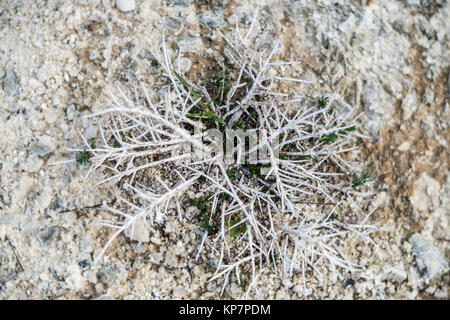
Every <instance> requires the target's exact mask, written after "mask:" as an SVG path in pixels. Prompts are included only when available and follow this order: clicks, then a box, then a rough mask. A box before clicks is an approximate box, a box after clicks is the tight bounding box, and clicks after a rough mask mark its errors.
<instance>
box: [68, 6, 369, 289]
mask: <svg viewBox="0 0 450 320" xmlns="http://www.w3.org/2000/svg"><path fill="white" fill-rule="evenodd" d="M255 17H256V14H255ZM255 27H256V20H254V21H253V22H252V24H251V27H250V30H248V32H247V33H246V34H245V36H244V37H242V35H241V34H240V32H239V26H238V25H236V31H235V33H234V36H233V37H231V38H229V37H227V36H225V35H223V34H222V36H223V38H224V39H225V41H226V43H227V44H228V48H227V49H226V51H225V53H226V56H227V57H228V60H229V63H230V64H233V65H234V66H235V67H236V70H234V71H235V72H234V79H235V81H234V82H230V83H228V82H225V81H228V80H225V76H226V74H225V69H224V67H223V66H222V70H223V71H222V79H221V80H220V81H221V82H220V84H219V88H220V91H219V94H217V93H211V92H208V90H207V89H206V88H205V87H202V86H194V85H193V84H190V83H188V82H187V80H184V79H181V80H184V81H181V80H180V77H181V76H180V75H179V70H178V73H175V72H174V68H173V64H172V62H171V61H172V59H171V57H170V53H169V51H168V50H167V48H166V47H165V45H164V44H163V47H162V50H161V52H154V53H153V55H154V56H155V58H156V59H157V60H158V62H159V64H160V65H161V67H162V68H163V74H164V75H165V76H166V78H167V80H168V83H169V85H168V86H166V87H165V89H164V90H163V91H160V92H158V94H159V97H160V98H159V100H158V101H152V100H151V98H150V95H149V94H148V92H147V89H146V88H144V87H142V88H141V89H140V90H137V89H135V90H134V94H133V98H130V97H129V96H128V95H127V94H126V93H124V92H122V91H121V90H119V89H118V91H117V93H111V94H110V99H109V100H108V107H107V108H106V109H105V110H103V111H100V112H97V113H95V114H93V115H92V116H91V117H95V118H96V119H98V120H97V121H98V122H99V124H100V136H101V142H100V143H98V142H96V143H95V145H93V144H92V143H91V142H90V141H86V139H83V142H84V147H83V148H78V149H73V150H74V151H78V152H86V151H87V152H89V154H90V161H91V162H92V166H91V167H90V169H89V171H88V174H91V173H92V171H93V170H96V169H103V171H104V172H106V173H109V174H108V176H107V177H106V178H104V179H102V180H101V181H100V183H105V182H109V183H120V184H121V185H127V186H128V188H127V189H125V190H124V192H125V194H126V195H127V199H122V203H124V204H125V205H126V206H128V208H129V209H130V211H134V212H135V213H134V214H132V213H129V212H128V211H126V212H125V211H122V210H119V209H115V208H108V209H106V210H109V211H110V212H111V213H112V214H115V215H117V216H118V218H119V220H116V221H107V222H105V225H108V226H110V227H112V228H114V229H115V232H114V234H113V235H112V237H111V238H110V239H109V241H108V242H107V243H106V245H105V247H104V248H103V250H102V252H101V253H100V256H98V257H97V259H100V258H101V256H102V255H103V254H104V253H105V251H106V249H107V248H108V247H109V246H110V244H111V243H112V241H113V240H114V239H115V238H116V237H117V236H118V235H119V234H120V233H121V232H123V231H125V230H127V229H129V228H130V229H131V230H132V231H133V232H134V228H135V225H136V223H137V221H139V220H140V219H142V220H143V221H145V223H146V225H147V226H148V228H150V230H152V229H151V228H154V226H155V217H156V215H157V214H162V215H165V214H166V213H167V210H168V207H169V205H170V204H174V205H175V207H176V208H178V211H180V210H181V208H182V207H183V205H184V204H185V203H186V201H192V199H186V198H187V197H186V192H187V191H188V190H189V188H190V187H192V186H193V185H195V186H196V187H197V188H199V189H201V190H202V191H203V192H204V193H205V194H208V196H207V197H205V199H203V200H202V201H203V202H204V203H206V202H207V203H208V205H207V206H206V205H204V206H203V208H207V211H206V212H203V213H202V214H201V213H199V214H198V216H197V217H196V219H197V224H196V225H195V226H193V227H192V228H193V229H195V230H197V231H196V232H198V234H199V235H200V238H199V241H200V245H199V250H198V252H197V255H196V259H198V258H199V257H200V256H202V255H206V254H212V255H214V256H215V257H216V262H217V264H216V272H215V274H214V276H213V277H212V278H211V279H210V280H215V279H218V278H220V277H222V278H223V279H224V288H225V287H226V285H227V284H228V283H229V281H230V279H233V276H234V279H235V281H237V283H239V284H241V285H247V288H248V290H247V291H246V292H245V297H247V296H248V294H249V292H250V289H251V290H254V292H260V291H259V290H258V281H259V280H260V279H262V277H263V274H264V272H265V271H266V270H270V269H271V270H274V272H276V273H280V272H281V273H285V274H291V275H292V274H293V273H294V272H295V273H296V272H298V273H300V274H302V277H303V283H304V285H305V287H306V283H307V279H306V275H307V271H309V270H312V271H315V272H317V273H318V274H322V275H323V274H327V273H328V272H333V273H336V272H338V269H342V270H347V271H354V270H355V269H356V268H358V266H357V265H356V264H354V263H352V262H351V261H349V260H348V259H347V258H346V256H345V254H344V249H343V247H342V244H343V243H344V242H345V240H346V239H347V238H348V237H349V236H350V235H356V236H357V237H360V238H361V239H362V240H363V241H364V242H366V243H368V244H375V243H374V242H373V240H371V239H370V237H369V236H370V233H371V232H373V231H375V230H376V228H375V227H374V226H372V225H370V224H369V223H368V217H369V216H370V215H371V214H372V212H371V213H370V214H369V215H367V216H365V217H364V218H363V219H362V220H361V219H359V221H360V222H358V221H356V222H355V221H354V222H353V223H349V222H347V220H348V219H347V220H346V219H345V217H343V216H342V215H341V208H342V206H344V204H346V203H351V204H352V205H353V206H354V207H355V208H357V211H358V212H356V213H355V216H354V218H355V219H358V217H359V214H360V213H361V212H363V210H362V209H360V207H359V206H358V205H357V204H356V200H355V199H356V198H361V197H362V196H364V195H367V194H369V193H367V192H366V193H362V192H357V191H356V190H354V189H353V188H352V187H351V181H352V179H354V178H356V177H357V176H358V175H359V173H360V167H359V165H358V161H357V160H358V153H357V145H356V143H357V141H358V139H361V138H364V136H362V135H361V134H359V133H357V132H356V127H357V126H358V116H355V115H354V114H353V112H354V110H352V111H350V112H344V113H338V111H336V110H334V107H333V106H334V103H337V102H334V101H333V102H331V101H330V102H329V104H328V106H327V107H323V106H318V104H317V98H316V97H313V98H306V97H302V96H299V95H292V94H286V93H283V92H277V91H276V89H277V83H279V82H280V81H281V82H283V81H289V82H294V83H301V84H302V85H306V84H308V83H310V81H309V80H308V81H307V80H303V79H296V78H293V77H291V76H289V75H286V76H281V75H278V74H277V68H279V67H280V66H284V65H289V64H295V63H297V62H279V61H274V58H275V57H276V54H277V50H278V48H279V44H278V43H276V44H275V45H273V46H272V48H270V49H269V50H261V51H258V50H255V49H254V48H253V49H251V48H250V47H249V45H248V41H249V39H251V32H252V31H251V30H253V29H254V28H255ZM163 43H164V41H163ZM179 57H180V56H178V58H179ZM179 64H180V63H178V65H179ZM225 90H226V92H225ZM335 98H336V97H335V96H333V99H335ZM336 99H337V98H336ZM336 101H337V100H336ZM332 103H333V104H332ZM325 105H326V103H325ZM347 109H349V110H351V108H347ZM198 110H200V111H198ZM196 112H197V113H196ZM205 120H209V121H210V122H209V123H210V124H209V125H210V126H211V123H213V127H214V128H215V129H220V130H222V132H225V131H224V130H225V128H234V126H235V125H236V123H238V124H239V123H245V124H246V125H248V126H250V128H249V129H248V130H249V132H258V133H260V134H261V135H260V139H259V140H258V142H257V143H255V144H252V145H250V146H249V147H248V148H244V151H240V152H241V154H240V156H241V157H243V159H247V158H249V157H250V156H251V155H252V154H254V153H255V152H256V153H258V154H265V155H266V157H265V158H258V160H256V161H255V162H254V163H247V164H244V165H242V164H237V165H236V164H234V163H227V160H225V158H224V157H223V155H224V154H223V153H219V154H214V152H212V150H213V148H212V144H211V143H206V142H205V139H204V138H205V134H203V133H198V131H197V129H205V128H207V127H208V125H207V124H206V122H205ZM240 143H243V144H245V141H240ZM232 149H233V150H241V149H240V148H239V146H237V147H233V148H232ZM193 150H194V151H195V152H192V151H193ZM263 169H264V170H265V171H262V170H263ZM137 200H139V201H137ZM181 200H183V201H184V202H183V201H181ZM137 203H139V204H137ZM179 215H180V212H179ZM180 218H181V219H183V217H182V216H180ZM199 221H201V223H200V225H199V224H198V222H199ZM208 249H210V250H208Z"/></svg>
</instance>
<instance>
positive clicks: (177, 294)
mask: <svg viewBox="0 0 450 320" xmlns="http://www.w3.org/2000/svg"><path fill="white" fill-rule="evenodd" d="M173 295H174V296H175V297H177V298H182V297H184V296H186V295H187V291H186V289H184V288H182V287H175V289H173Z"/></svg>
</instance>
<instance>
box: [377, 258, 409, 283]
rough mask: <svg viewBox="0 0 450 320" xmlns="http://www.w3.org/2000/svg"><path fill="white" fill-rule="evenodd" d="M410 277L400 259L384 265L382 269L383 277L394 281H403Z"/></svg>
mask: <svg viewBox="0 0 450 320" xmlns="http://www.w3.org/2000/svg"><path fill="white" fill-rule="evenodd" d="M407 278H408V275H407V274H406V270H405V266H404V265H403V263H402V262H401V261H400V262H398V263H395V264H389V265H385V266H383V268H382V269H381V279H382V280H389V281H393V282H402V281H405V280H406V279H407Z"/></svg>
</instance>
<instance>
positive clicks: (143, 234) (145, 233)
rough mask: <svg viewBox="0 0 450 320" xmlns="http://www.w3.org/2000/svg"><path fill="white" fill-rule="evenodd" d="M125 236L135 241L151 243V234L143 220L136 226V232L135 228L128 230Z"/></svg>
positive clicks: (137, 222)
mask: <svg viewBox="0 0 450 320" xmlns="http://www.w3.org/2000/svg"><path fill="white" fill-rule="evenodd" d="M125 236H126V237H128V238H130V239H131V240H133V241H138V242H149V241H150V232H149V230H148V228H147V226H146V225H145V223H144V222H143V221H142V219H139V220H138V221H136V223H135V224H134V230H133V227H130V228H128V229H127V230H126V231H125Z"/></svg>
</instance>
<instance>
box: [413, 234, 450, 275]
mask: <svg viewBox="0 0 450 320" xmlns="http://www.w3.org/2000/svg"><path fill="white" fill-rule="evenodd" d="M409 241H410V242H411V244H412V250H413V252H414V254H415V256H416V261H417V265H418V267H419V270H421V271H424V270H425V271H426V274H427V275H428V277H430V278H431V279H435V278H438V277H439V276H440V275H441V274H443V273H444V272H445V270H446V269H447V261H446V260H445V259H444V258H443V257H442V255H441V253H440V252H439V249H438V248H436V247H435V246H433V245H432V244H431V243H429V242H428V241H427V240H426V239H425V238H424V237H422V236H421V235H420V234H418V233H415V234H413V235H412V236H411V238H410V239H409Z"/></svg>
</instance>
